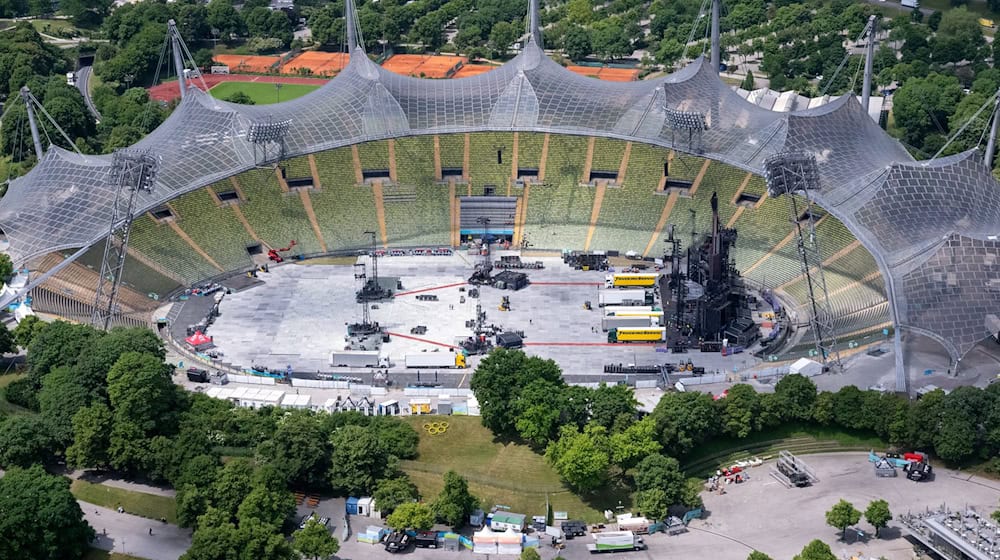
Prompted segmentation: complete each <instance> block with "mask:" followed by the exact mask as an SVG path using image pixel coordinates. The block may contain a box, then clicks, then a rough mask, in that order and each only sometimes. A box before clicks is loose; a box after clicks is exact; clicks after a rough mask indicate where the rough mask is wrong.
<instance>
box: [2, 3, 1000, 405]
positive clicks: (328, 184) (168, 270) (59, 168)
mask: <svg viewBox="0 0 1000 560" xmlns="http://www.w3.org/2000/svg"><path fill="white" fill-rule="evenodd" d="M347 5H348V6H349V7H348V8H347V9H346V17H347V19H348V22H349V23H348V25H347V29H348V43H349V49H350V54H351V57H350V63H349V64H348V66H347V67H346V68H345V69H344V71H342V72H341V73H340V74H338V75H337V77H336V78H334V79H333V80H331V81H330V82H329V83H328V84H326V85H325V86H323V87H322V88H320V89H319V90H317V91H315V92H313V93H310V94H308V95H306V96H304V97H301V98H298V99H295V100H293V101H289V102H285V103H280V104H275V105H267V106H245V105H237V104H232V103H227V102H224V101H220V100H217V99H214V98H212V97H211V96H209V95H208V94H206V93H204V92H202V91H201V90H199V89H197V88H194V87H190V88H185V89H184V96H183V100H182V102H181V103H180V105H179V106H178V107H177V109H176V110H175V111H174V112H173V114H172V115H171V116H170V117H169V119H168V120H167V121H166V122H164V124H163V125H161V126H160V127H159V128H158V129H157V130H155V131H154V132H153V133H151V134H150V135H149V136H148V137H146V138H145V139H143V140H142V141H140V142H139V143H138V144H136V145H135V146H133V147H132V148H131V150H132V151H133V152H137V153H138V152H143V153H148V154H149V155H151V156H152V157H153V158H154V160H155V164H156V174H155V177H154V179H153V180H152V183H151V184H150V185H149V188H148V189H143V190H138V191H136V193H135V197H136V199H135V206H134V209H135V214H136V219H135V221H134V222H133V223H132V224H131V229H130V235H129V240H128V244H127V248H128V251H127V257H126V259H125V266H124V273H123V274H124V276H123V279H122V286H121V289H120V292H119V295H118V300H117V305H118V306H119V311H120V319H121V320H124V321H133V322H141V323H143V324H148V323H149V322H150V321H151V320H152V319H153V318H154V316H155V315H156V314H157V310H158V309H160V308H161V306H162V305H163V303H164V302H165V301H167V299H168V296H170V295H176V294H177V293H178V292H179V290H183V289H185V288H188V287H191V286H195V285H199V284H204V283H205V282H208V281H214V280H218V279H221V278H226V277H231V276H234V275H237V276H240V275H244V274H245V273H246V272H247V271H248V270H252V269H254V268H256V266H257V264H258V263H255V260H254V259H255V258H256V259H257V261H258V262H259V261H260V260H261V255H264V254H266V253H267V252H268V251H270V250H277V249H287V250H288V251H285V252H283V253H282V254H283V255H284V256H286V257H287V256H300V257H301V258H303V259H312V258H316V257H324V256H331V255H333V256H336V255H357V254H358V252H359V251H367V250H368V249H369V248H370V247H371V244H372V242H371V237H374V239H375V244H376V245H377V246H378V247H380V248H414V247H458V246H460V245H461V244H462V242H463V239H465V237H466V236H467V235H469V234H471V233H479V234H481V233H482V232H480V231H479V228H478V227H477V226H476V224H475V223H474V220H473V219H472V218H473V217H474V215H475V211H474V209H475V208H476V205H475V204H473V203H470V202H469V201H470V199H472V198H473V197H486V196H493V197H502V198H504V199H505V200H507V202H505V204H508V206H507V207H505V208H506V209H505V210H504V212H506V213H507V214H508V215H510V216H511V219H510V220H509V223H506V224H504V226H505V227H504V228H503V231H499V230H496V231H495V232H494V233H496V234H498V235H502V236H503V237H505V238H506V239H509V241H510V242H511V243H512V245H513V246H515V247H524V248H526V249H528V250H527V251H525V254H526V255H529V256H530V254H531V253H532V252H535V253H537V254H540V255H552V254H558V253H559V252H561V251H566V250H573V251H606V252H609V253H611V252H616V251H617V252H619V253H620V254H622V255H624V254H626V253H628V254H630V255H634V256H636V257H638V258H653V257H661V256H663V254H664V250H665V249H664V238H665V237H666V236H667V235H668V232H669V231H675V232H678V234H682V235H683V236H687V235H688V234H690V235H691V236H692V238H693V237H694V236H695V234H699V233H704V232H706V231H708V230H709V228H710V227H711V220H712V209H711V207H710V200H711V199H712V198H713V194H714V195H716V196H717V198H718V200H719V202H720V203H719V217H720V220H721V223H722V224H723V225H725V227H731V228H734V229H736V230H738V232H739V235H738V240H737V241H736V243H735V246H734V249H733V252H732V253H731V257H732V259H733V261H734V264H735V268H736V269H737V270H739V271H740V273H741V275H742V277H743V278H744V279H746V281H747V282H748V284H750V285H751V286H754V287H755V288H756V289H759V290H769V291H773V292H774V293H776V294H778V295H779V297H780V298H781V300H782V301H783V302H784V304H785V305H786V306H787V307H788V308H790V309H792V310H793V315H794V316H795V317H796V322H797V323H798V324H799V325H800V326H802V325H807V324H808V321H809V319H808V317H809V315H810V313H811V312H812V309H813V307H812V306H811V305H810V296H809V293H810V291H811V290H810V283H811V282H810V278H809V275H808V274H804V272H803V266H802V259H801V258H800V248H799V244H798V243H797V242H796V237H795V227H794V224H793V222H794V220H792V219H790V215H792V214H793V212H792V211H791V210H790V205H792V204H797V206H796V207H797V208H805V207H806V206H805V204H804V203H803V201H804V198H803V194H804V191H806V190H807V191H808V193H807V194H808V198H809V200H811V201H812V202H814V203H815V204H816V208H815V209H814V210H813V211H812V212H811V214H810V215H808V216H805V217H804V218H803V219H804V220H806V221H811V222H812V226H813V227H814V228H815V236H816V237H817V238H820V239H822V243H821V244H819V245H818V251H819V259H820V261H819V262H818V263H814V266H820V265H821V266H822V268H823V270H824V275H825V284H826V292H827V297H826V298H825V299H826V301H827V304H828V305H829V308H830V315H829V316H828V317H827V318H828V319H829V323H830V325H831V328H832V329H833V331H834V333H835V334H836V338H837V339H838V340H839V341H840V344H841V345H842V347H843V348H844V349H846V348H847V347H848V346H849V345H850V346H854V345H856V344H857V342H858V341H863V342H864V341H868V342H870V341H873V340H879V339H881V338H882V337H884V336H885V335H886V334H891V336H892V337H893V339H892V344H894V346H895V348H896V352H895V358H894V359H895V366H894V367H893V368H891V369H892V371H891V373H892V374H893V375H894V377H895V383H896V387H897V388H898V389H900V390H905V388H906V386H907V380H906V377H907V374H906V373H905V368H904V365H903V364H904V355H903V351H902V350H903V336H904V335H906V336H910V335H913V336H914V337H919V339H920V340H924V341H933V344H935V345H937V347H938V349H939V350H940V351H941V352H942V354H943V355H946V356H947V358H948V360H949V361H950V362H951V364H950V366H949V371H950V368H955V367H957V365H958V364H959V363H960V361H961V360H962V358H963V357H965V356H966V355H967V354H968V353H969V352H970V351H971V350H972V349H973V348H975V347H977V345H982V344H990V343H988V342H986V340H987V339H988V338H990V337H991V336H992V337H996V336H997V334H998V333H997V330H998V329H997V323H998V319H997V316H998V315H1000V240H998V235H1000V187H998V184H997V182H996V181H995V180H994V179H993V178H992V177H991V175H990V172H989V170H988V169H987V167H986V166H985V165H984V164H983V162H982V157H981V155H980V154H979V152H978V151H975V150H973V151H969V152H965V153H961V154H957V155H954V156H950V157H943V158H937V159H934V160H930V161H915V160H914V159H913V158H912V157H911V156H910V155H909V154H908V153H907V151H906V150H905V149H904V148H903V147H902V146H901V145H900V144H899V143H898V142H897V141H895V140H894V139H892V138H891V137H890V136H888V135H887V134H886V133H885V131H883V130H882V129H881V128H880V127H879V126H878V124H877V123H875V122H873V121H872V119H871V118H869V116H868V115H867V113H866V111H865V110H864V109H863V108H862V106H861V104H860V103H858V101H857V98H855V97H854V96H852V95H844V96H841V97H840V98H837V99H835V100H833V101H831V102H830V103H827V104H825V105H822V106H820V107H817V108H814V109H809V110H804V111H793V112H789V113H778V112H772V111H769V110H766V109H763V108H760V107H758V106H756V105H754V104H752V103H749V102H747V101H746V100H745V99H743V98H741V97H740V96H739V95H738V94H737V93H736V92H734V91H733V90H732V89H731V88H730V87H729V86H728V85H726V84H725V83H723V82H722V81H721V80H720V79H719V77H718V75H717V73H716V70H715V68H717V66H715V68H713V67H712V65H711V64H710V63H709V62H708V61H706V60H705V59H704V58H699V59H697V60H696V61H694V62H692V63H691V64H689V65H688V66H686V67H685V68H683V69H681V70H680V71H678V72H676V73H674V74H672V75H669V76H667V77H665V78H661V79H655V80H647V81H640V82H631V83H611V82H602V81H599V80H595V79H590V78H586V77H582V76H578V75H575V74H573V73H571V72H569V71H567V70H566V69H564V68H563V67H562V66H560V65H559V64H558V63H556V62H554V61H553V60H551V59H549V58H548V57H547V55H546V54H545V52H544V50H543V48H542V44H541V32H540V29H539V27H538V25H537V21H538V17H537V6H536V5H535V3H534V2H532V7H531V12H532V13H531V18H530V22H529V28H530V34H529V39H528V40H527V42H526V43H525V45H524V47H523V49H522V50H521V52H520V54H518V56H516V57H515V58H514V59H512V60H511V61H509V62H508V63H506V64H504V65H503V66H500V67H498V68H496V69H495V70H492V71H490V72H487V73H484V74H481V75H478V76H473V77H468V78H461V79H452V80H425V79H418V78H412V77H404V76H400V75H396V74H393V73H391V72H389V71H387V70H384V69H383V68H381V67H379V66H378V65H376V64H375V63H374V62H372V61H371V60H370V59H369V58H368V57H367V55H366V54H365V52H364V50H363V47H362V45H361V44H359V41H358V40H357V35H356V31H355V25H354V24H353V23H351V22H352V21H353V17H354V16H353V8H352V7H350V6H351V3H350V2H348V3H347ZM691 120H694V121H695V124H696V125H697V126H693V125H692V124H691V123H690V122H688V121H691ZM787 154H805V155H807V156H809V158H810V159H814V160H815V162H816V165H815V169H816V174H815V176H814V177H811V180H810V181H809V184H807V185H804V186H801V185H800V186H801V187H802V188H797V189H792V190H793V191H795V192H796V193H797V194H789V195H786V196H774V193H773V192H771V193H769V190H768V186H769V185H768V182H767V181H766V180H765V177H764V175H765V165H766V164H768V162H774V161H775V160H776V158H777V159H780V158H781V157H782V156H783V155H787ZM113 163H114V162H113V157H112V156H110V155H109V156H82V155H79V154H74V153H71V152H67V151H65V150H62V149H60V148H58V147H56V146H53V147H51V148H50V149H49V150H48V152H47V153H46V155H45V157H44V159H43V160H42V161H41V162H40V163H39V164H38V165H37V166H36V167H35V168H34V169H33V170H32V171H31V172H30V173H28V174H27V175H25V176H24V177H21V178H18V179H16V180H14V181H13V182H12V183H11V185H10V188H9V190H8V192H7V194H6V196H5V197H4V198H3V200H2V201H0V229H2V230H3V233H4V234H5V236H6V240H7V243H8V246H7V249H6V250H7V252H8V253H9V254H10V256H11V258H12V259H13V261H14V263H15V265H16V266H17V267H19V268H21V267H23V268H27V269H28V270H29V271H30V276H29V278H28V280H27V281H26V282H25V283H24V284H23V285H20V286H19V288H18V289H16V290H9V291H8V293H7V295H6V297H5V303H10V302H11V301H12V300H13V299H15V298H21V297H23V296H24V295H26V294H27V293H29V292H30V294H31V296H32V301H33V305H34V306H35V309H36V310H39V311H49V312H51V313H54V314H57V315H61V316H65V317H69V318H77V319H80V320H86V319H87V318H89V317H90V315H91V311H92V307H93V305H94V301H95V299H94V298H95V290H96V286H97V285H98V280H99V274H98V273H97V270H99V269H100V266H101V265H100V262H101V259H102V249H103V248H104V241H105V239H106V238H107V237H108V234H109V231H111V229H113V228H112V227H110V225H111V224H114V223H115V220H117V219H120V217H121V213H120V206H121V204H122V202H121V200H119V199H116V197H117V195H118V188H117V186H116V184H115V183H114V181H112V180H109V171H110V170H111V169H112V168H113ZM796 199H797V200H798V201H799V202H798V203H796V202H794V201H795V200H796ZM116 207H117V209H116ZM119 225H120V224H115V227H118V226H119ZM369 232H371V233H369ZM292 241H294V242H295V243H294V244H291V242H292ZM434 258H435V257H425V258H424V259H425V261H420V260H411V261H407V263H406V267H411V268H413V267H415V268H420V267H423V266H425V264H422V263H425V262H426V263H430V262H431V261H433V259H434ZM264 261H265V262H266V259H264ZM449 266H450V265H449ZM434 268H435V265H432V264H427V265H426V270H432V269H434ZM419 274H423V275H424V276H432V274H431V273H430V272H426V273H425V272H420V273H419ZM449 274H451V273H449ZM456 274H457V273H456ZM449 278H451V276H449ZM560 278H561V277H560ZM581 278H582V277H581ZM595 278H596V277H588V280H591V281H593V280H594V279H595ZM561 279H564V278H561ZM564 280H565V279H564ZM351 282H352V279H351V276H350V271H349V270H347V269H345V273H344V275H343V276H342V281H340V283H339V284H338V285H339V286H342V287H343V289H344V290H345V291H350V290H351V288H352V286H351ZM429 282H430V280H427V281H426V282H425V281H424V280H421V281H418V282H416V287H424V286H427V285H430V284H429ZM441 283H442V284H443V282H441ZM571 283H572V282H566V284H571ZM409 287H410V286H408V288H409ZM281 293H283V292H282V291H281V290H277V291H274V292H270V294H271V295H269V296H268V298H280V297H282V296H281V295H280V294H281ZM284 293H290V292H284ZM288 297H292V296H291V295H289V296H288ZM345 305H347V304H345ZM316 313H317V315H323V314H324V313H326V312H325V311H322V310H316ZM351 313H353V311H351ZM532 321H533V320H532ZM532 324H533V322H532ZM306 328H308V327H306ZM808 330H809V329H808V328H803V329H801V331H802V332H801V334H800V336H799V337H798V338H797V339H796V340H795V341H794V343H792V344H789V345H788V346H787V347H786V348H784V349H783V351H782V354H781V356H780V357H781V358H786V357H795V356H798V355H803V352H804V350H805V349H808V348H811V347H812V346H813V343H812V341H811V339H810V337H812V336H814V335H813V334H811V333H809V332H808ZM290 344H294V342H290ZM243 365H244V366H246V365H249V364H243Z"/></svg>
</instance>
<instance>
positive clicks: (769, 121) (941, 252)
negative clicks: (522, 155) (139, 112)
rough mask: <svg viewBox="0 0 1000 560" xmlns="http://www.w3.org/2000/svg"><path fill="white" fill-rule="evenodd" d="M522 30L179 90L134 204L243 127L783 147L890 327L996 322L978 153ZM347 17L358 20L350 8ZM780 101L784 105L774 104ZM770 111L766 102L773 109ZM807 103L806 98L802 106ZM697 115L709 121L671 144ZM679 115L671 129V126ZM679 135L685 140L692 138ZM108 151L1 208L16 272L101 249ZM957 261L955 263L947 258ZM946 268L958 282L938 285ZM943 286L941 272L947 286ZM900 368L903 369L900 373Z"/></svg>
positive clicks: (197, 174)
mask: <svg viewBox="0 0 1000 560" xmlns="http://www.w3.org/2000/svg"><path fill="white" fill-rule="evenodd" d="M531 5H532V11H531V21H533V22H536V24H535V25H536V27H533V28H532V30H533V31H532V34H531V38H530V40H529V41H528V43H527V44H526V45H525V48H524V49H523V50H522V51H521V53H520V54H518V55H517V56H516V57H514V58H513V59H512V60H511V61H509V62H508V63H506V64H504V65H503V66H500V67H498V68H496V69H494V70H492V71H490V72H486V73H483V74H479V75H477V76H472V77H469V78H464V79H460V80H422V79H418V78H412V77H408V76H400V75H397V74H394V73H392V72H390V71H389V70H387V69H385V68H382V67H380V66H378V65H376V64H375V63H374V62H372V61H371V60H370V59H369V58H368V57H367V56H366V55H365V53H364V51H363V49H362V47H361V46H360V45H358V44H357V39H356V37H355V36H354V33H353V31H352V24H350V23H348V25H347V27H348V33H349V44H350V45H351V51H352V53H353V54H354V56H351V57H350V62H349V63H348V65H347V67H346V68H344V70H343V71H342V72H340V73H339V74H338V75H337V77H336V78H334V79H333V80H331V81H330V82H328V83H327V84H326V85H325V86H323V87H321V88H320V89H318V90H316V91H314V92H312V93H310V94H308V95H305V96H303V97H300V98H297V99H294V100H290V101H287V102H284V103H280V104H274V105H266V106H253V105H237V104H232V103H227V102H225V101H221V100H217V99H214V98H212V97H211V96H209V95H208V94H206V93H204V92H202V91H200V90H198V89H197V88H189V89H188V90H187V93H186V97H185V99H184V100H183V102H182V103H181V104H180V105H179V106H178V107H177V109H176V110H175V111H174V112H173V113H172V114H171V115H170V117H169V118H168V119H167V120H166V121H165V122H164V123H163V124H162V125H160V127H159V128H157V129H156V130H154V131H153V132H152V133H150V134H149V135H148V136H147V137H145V138H144V139H142V140H141V141H139V142H138V143H137V144H136V145H134V146H133V147H132V148H131V149H134V150H146V151H148V152H149V153H150V154H152V155H153V156H154V157H155V159H156V161H157V162H158V164H159V169H158V172H157V174H156V176H155V182H154V184H153V186H152V189H151V190H150V191H148V192H141V193H139V194H138V195H137V209H138V210H139V211H141V212H144V211H147V210H150V209H152V208H155V207H157V206H158V205H161V204H163V203H165V202H167V201H169V200H171V199H173V198H176V197H177V196H179V195H181V194H184V193H186V192H189V191H192V190H195V189H199V188H202V187H204V186H206V185H209V184H211V183H213V182H216V181H219V180H222V179H226V178H228V177H231V176H233V175H235V174H237V173H240V172H243V171H247V170H249V169H252V168H254V167H256V165H257V164H258V162H257V161H255V155H254V154H255V153H256V152H255V145H254V144H253V143H252V142H251V141H250V139H249V137H248V131H250V130H251V129H252V128H253V127H255V126H257V127H266V126H267V125H268V124H269V123H275V122H284V123H287V132H286V133H285V134H284V137H283V142H284V146H285V151H284V156H285V157H286V158H288V157H295V156H300V155H304V154H310V153H315V152H319V151H324V150H329V149H332V148H337V147H341V146H348V145H353V144H357V143H360V142H366V141H372V140H380V139H386V138H398V137H405V136H412V135H423V134H447V133H465V132H476V131H534V132H551V133H561V134H580V135H588V136H601V137H610V138H617V139H623V140H630V141H636V142H643V143H647V144H652V145H656V146H661V147H664V148H669V149H673V150H676V151H679V152H685V153H693V154H696V155H698V156H701V157H706V158H710V159H714V160H717V161H720V162H723V163H726V164H729V165H732V166H734V167H737V168H739V169H743V170H746V171H749V172H752V173H757V174H761V173H762V168H763V163H764V161H765V160H766V159H767V158H768V157H770V156H773V155H775V154H779V153H783V152H787V151H790V150H794V151H803V152H807V153H810V154H813V155H814V156H815V157H816V160H817V163H818V169H819V177H818V179H819V183H818V185H817V188H816V189H815V190H813V191H812V195H813V198H814V199H815V200H816V202H817V203H818V204H820V205H821V206H822V207H823V208H825V209H826V210H827V211H829V212H830V213H831V214H833V215H834V216H835V217H836V218H838V219H839V220H840V221H841V222H843V223H844V225H845V226H846V227H847V228H848V229H849V230H850V231H851V233H852V234H854V235H855V236H856V237H857V239H858V240H859V241H861V243H862V244H863V245H864V246H865V247H866V248H867V249H868V250H869V251H871V253H872V254H873V256H874V257H875V260H876V262H877V263H878V264H879V268H880V270H881V272H882V275H883V277H884V278H885V281H886V291H887V296H888V299H889V300H890V302H891V304H892V309H893V315H894V319H895V323H896V324H897V326H900V327H904V328H907V329H910V330H911V331H914V332H918V333H920V334H924V335H927V336H930V337H932V338H934V339H935V340H937V341H939V342H940V343H941V344H942V345H943V346H944V347H945V348H946V349H947V350H948V352H949V354H950V355H951V356H952V357H953V358H955V359H957V358H960V357H961V356H963V355H964V354H965V353H966V352H968V351H969V350H970V349H971V348H972V347H973V346H974V345H975V344H976V343H978V342H979V341H981V340H983V339H984V338H985V337H986V336H988V335H989V333H988V332H987V331H986V329H985V327H984V325H985V320H984V318H985V316H986V315H987V314H991V313H992V314H997V313H998V312H1000V299H998V298H996V297H992V296H993V294H990V293H989V291H988V288H987V280H988V277H989V276H992V275H994V274H995V273H994V272H993V271H992V270H991V269H989V268H987V265H986V264H985V262H986V261H987V257H993V258H995V257H996V256H998V255H1000V241H998V240H997V236H998V234H1000V186H998V184H997V182H996V181H995V180H994V179H993V177H992V176H991V175H990V173H989V170H987V169H986V168H985V166H984V165H983V163H982V161H981V158H980V155H979V153H978V152H977V151H975V150H971V151H968V152H965V153H961V154H957V155H954V156H950V157H945V158H938V159H936V160H932V161H920V162H918V161H914V160H913V158H912V157H911V156H910V154H909V153H908V152H907V151H906V150H905V149H904V148H903V146H902V145H901V144H900V143H899V142H897V141H896V140H895V139H893V138H891V137H890V136H889V135H888V134H886V132H885V131H884V130H882V129H881V128H880V127H879V126H878V125H877V124H876V123H874V122H873V121H872V119H870V118H868V115H866V114H865V112H864V111H863V110H862V108H861V105H860V104H859V103H858V102H857V101H856V98H855V97H854V96H853V95H845V96H841V97H839V98H837V99H833V100H831V101H830V102H829V103H827V104H825V105H821V106H818V107H815V108H809V109H804V110H802V109H798V110H793V111H790V112H775V111H771V110H768V109H767V108H765V107H772V106H773V105H774V102H773V101H769V100H770V96H768V95H766V94H765V95H763V98H764V100H765V101H767V102H766V103H763V104H761V105H758V104H755V103H748V102H747V101H748V100H746V99H743V98H741V97H740V95H739V94H737V93H736V92H735V91H733V90H732V89H731V88H730V87H729V86H727V85H726V84H725V83H723V82H722V81H721V80H720V79H719V76H718V75H717V73H716V72H715V71H714V70H713V69H712V68H710V65H709V64H707V63H706V61H705V60H704V59H703V58H699V59H697V60H695V61H694V62H692V63H690V64H688V65H687V66H686V67H684V68H682V69H681V70H679V71H677V72H675V73H674V74H672V75H669V76H667V77H664V78H660V79H656V80H648V81H639V82H619V83H616V82H606V81H601V80H595V79H592V78H586V77H583V76H579V75H576V74H574V73H572V72H570V71H568V70H566V69H565V68H563V67H562V66H560V65H559V64H557V63H556V62H554V61H552V60H550V59H549V58H548V57H547V56H546V55H545V52H544V51H543V50H542V48H541V41H540V35H541V34H540V31H538V29H539V28H537V19H538V18H537V5H536V0H532V1H531ZM347 7H348V8H350V9H348V10H345V11H346V12H348V13H347V15H348V17H349V19H351V20H352V21H353V18H354V15H353V5H352V3H351V2H347ZM775 101H776V98H775ZM768 103H769V104H768ZM810 104H811V102H810ZM691 113H697V114H700V118H702V119H704V122H705V123H706V124H707V129H705V130H703V131H701V132H700V133H699V134H695V135H691V134H687V133H682V134H675V130H679V128H678V129H675V128H671V127H672V126H673V127H679V126H681V124H678V123H683V122H686V121H684V119H682V118H680V117H679V116H678V115H680V116H683V115H684V114H689V115H690V114H691ZM671 123H674V124H671ZM684 132H686V131H684ZM111 162H112V158H111V156H109V155H79V154H75V153H71V152H67V151H66V150H63V149H60V148H58V147H55V146H53V147H51V148H50V149H49V151H48V152H47V154H46V155H45V157H44V158H43V159H42V161H41V162H40V163H39V164H38V165H37V166H35V168H34V169H32V170H31V171H30V172H29V173H28V174H26V175H25V176H23V177H20V178H18V179H15V180H14V181H12V182H11V184H10V186H9V189H8V192H7V194H6V196H4V198H3V199H2V200H0V228H2V229H3V231H4V232H5V233H6V235H7V238H8V240H9V242H10V246H9V253H10V256H11V257H12V259H13V260H14V263H15V265H18V266H20V265H23V264H25V263H26V262H27V261H28V260H29V259H31V258H32V257H36V256H41V255H44V254H47V253H49V252H53V251H57V250H65V249H74V248H80V247H87V246H90V245H93V244H95V243H97V242H99V241H100V240H102V239H103V238H104V237H105V236H106V235H107V232H108V229H109V222H110V220H111V218H112V212H113V207H114V200H115V193H116V189H115V187H114V186H113V185H112V182H111V181H109V180H108V172H109V169H110V168H111ZM956 261H958V262H961V263H962V266H960V267H957V266H955V263H956ZM944 272H952V273H953V274H951V275H945V274H943V273H944ZM942 278H944V280H942ZM897 371H898V372H901V371H902V368H897Z"/></svg>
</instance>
